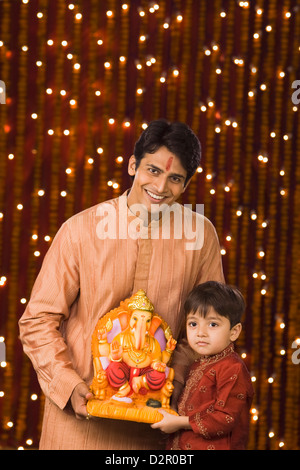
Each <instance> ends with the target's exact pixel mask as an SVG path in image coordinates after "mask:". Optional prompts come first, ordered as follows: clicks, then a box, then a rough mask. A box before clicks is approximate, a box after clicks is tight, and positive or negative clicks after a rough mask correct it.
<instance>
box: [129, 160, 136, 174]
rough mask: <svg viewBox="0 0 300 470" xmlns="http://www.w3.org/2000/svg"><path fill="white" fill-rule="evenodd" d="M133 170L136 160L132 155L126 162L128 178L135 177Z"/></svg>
mask: <svg viewBox="0 0 300 470" xmlns="http://www.w3.org/2000/svg"><path fill="white" fill-rule="evenodd" d="M135 168H136V159H135V156H134V155H131V157H130V158H129V161H128V174H129V175H130V176H134V175H135Z"/></svg>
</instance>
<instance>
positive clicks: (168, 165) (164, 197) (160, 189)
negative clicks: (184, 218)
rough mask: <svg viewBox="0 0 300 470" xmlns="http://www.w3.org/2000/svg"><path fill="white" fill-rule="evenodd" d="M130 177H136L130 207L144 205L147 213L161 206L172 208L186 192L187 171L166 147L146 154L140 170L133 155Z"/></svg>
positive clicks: (129, 170)
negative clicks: (170, 206)
mask: <svg viewBox="0 0 300 470" xmlns="http://www.w3.org/2000/svg"><path fill="white" fill-rule="evenodd" d="M128 173H129V174H130V175H131V176H134V181H133V185H132V187H131V190H130V193H129V195H128V205H129V206H130V205H132V204H140V205H143V206H144V207H145V208H146V209H147V211H148V212H150V211H151V206H152V209H155V206H157V207H159V206H160V205H162V204H168V205H171V204H173V203H174V202H175V201H176V200H177V199H178V198H179V196H180V195H181V194H182V193H183V192H184V190H185V189H186V186H187V185H186V186H185V184H184V183H185V180H186V176H187V172H186V170H185V169H184V168H183V166H182V165H181V162H180V159H179V158H178V157H177V156H176V155H174V154H173V153H171V152H170V151H169V150H168V149H167V148H166V147H160V148H159V149H158V150H157V151H156V152H154V153H146V154H145V156H144V157H143V158H142V159H141V161H140V164H139V166H138V168H136V160H135V157H134V155H132V156H131V157H130V159H129V165H128Z"/></svg>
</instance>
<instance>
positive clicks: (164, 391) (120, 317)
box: [87, 290, 176, 423]
mask: <svg viewBox="0 0 300 470" xmlns="http://www.w3.org/2000/svg"><path fill="white" fill-rule="evenodd" d="M175 346H176V341H175V339H174V338H173V337H172V334H171V331H170V328H169V326H168V325H167V324H166V322H165V321H164V320H163V319H162V318H161V317H160V316H159V315H157V314H154V307H153V305H152V303H151V302H150V300H149V299H148V297H147V296H146V293H145V292H144V291H143V290H139V291H138V292H137V293H136V294H135V295H133V296H132V297H130V298H129V299H126V300H125V301H123V302H121V303H120V306H119V307H118V308H116V309H114V310H111V311H110V312H108V313H107V314H106V315H105V316H104V317H102V318H101V319H100V320H99V321H98V323H97V325H96V328H95V331H94V334H93V337H92V355H93V365H94V378H93V382H92V385H91V391H92V393H93V395H94V398H93V399H91V400H89V401H88V404H87V410H88V413H89V414H90V415H93V416H98V417H105V418H113V419H123V420H129V421H138V422H144V423H154V422H157V421H160V420H161V419H162V417H163V416H162V414H161V413H159V409H160V408H163V409H166V410H168V411H169V413H173V414H176V412H175V411H173V410H172V409H171V408H170V397H171V395H172V392H173V389H174V386H173V379H174V370H173V369H172V368H170V367H168V363H169V362H170V359H171V356H172V353H173V351H174V349H175Z"/></svg>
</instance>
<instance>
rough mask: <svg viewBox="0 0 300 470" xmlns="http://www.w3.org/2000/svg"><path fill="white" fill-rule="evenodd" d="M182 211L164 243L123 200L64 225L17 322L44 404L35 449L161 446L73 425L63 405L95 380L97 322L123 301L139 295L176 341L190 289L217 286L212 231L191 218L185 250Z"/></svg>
mask: <svg viewBox="0 0 300 470" xmlns="http://www.w3.org/2000/svg"><path fill="white" fill-rule="evenodd" d="M182 210H183V208H182V206H181V205H179V204H177V203H176V204H175V205H173V206H172V212H171V218H170V220H171V230H170V237H169V239H167V238H163V236H162V235H161V234H162V221H153V222H152V223H151V224H150V225H149V227H146V226H144V225H143V223H142V220H141V219H140V218H139V217H137V216H136V215H134V214H133V213H132V212H131V210H129V209H128V208H127V195H126V193H125V194H124V195H122V196H121V197H119V198H116V199H112V200H111V201H107V202H105V203H101V204H99V205H96V206H94V207H91V208H89V209H87V210H85V211H83V212H81V213H79V214H77V215H75V216H73V217H71V218H70V219H68V220H67V221H66V222H65V223H64V224H63V225H62V227H61V228H60V230H59V231H58V233H57V235H56V237H55V238H54V240H53V242H52V244H51V247H50V248H49V250H48V252H47V254H46V256H45V259H44V262H43V265H42V268H41V271H40V273H39V275H38V277H37V279H36V282H35V285H34V287H33V290H32V294H31V299H30V301H29V303H28V306H27V308H26V310H25V312H24V314H23V316H22V318H21V319H20V322H19V325H20V335H21V341H22V343H23V347H24V351H25V352H26V354H27V355H28V356H29V357H30V359H31V361H32V363H33V366H34V368H35V370H36V372H37V376H38V379H39V383H40V385H41V388H42V390H43V392H44V394H45V395H46V397H47V400H46V406H45V414H44V422H43V430H42V438H41V442H40V448H43V449H122V448H123V449H144V448H146V449H147V448H148V449H155V448H159V444H158V436H159V435H160V434H159V433H158V432H157V431H154V430H152V429H151V428H150V426H148V425H142V424H136V423H130V422H126V423H123V422H120V421H113V420H106V419H101V420H98V422H94V421H92V420H90V421H87V420H77V419H76V418H75V417H74V415H72V414H70V413H69V412H68V406H67V404H68V401H69V399H70V396H71V393H72V391H73V389H74V387H75V386H76V385H77V384H79V383H80V382H82V381H84V382H86V383H87V384H90V383H91V381H92V376H93V367H92V355H91V337H92V333H93V331H94V328H95V325H96V323H97V321H98V319H99V318H100V317H101V316H103V315H104V314H105V313H107V312H108V311H109V310H111V309H112V308H115V307H117V306H118V305H119V303H120V301H121V300H124V299H126V298H128V297H130V296H131V295H132V294H133V293H135V292H136V291H138V290H139V289H144V290H145V291H146V293H147V295H148V297H149V298H150V300H151V302H152V303H153V304H154V306H155V312H156V313H157V314H159V315H161V316H162V317H163V318H164V319H165V320H166V321H167V323H168V324H169V325H170V327H171V330H172V332H173V336H174V337H175V338H177V336H178V334H179V331H180V327H181V323H182V307H183V303H184V301H185V299H186V296H187V295H188V293H189V292H190V290H191V289H192V288H193V287H194V286H195V285H197V284H199V283H201V282H205V281H207V280H217V281H223V271H222V265H221V256H220V247H219V242H218V239H217V236H216V232H215V229H214V227H213V226H212V224H211V223H210V222H209V221H208V220H207V219H206V218H204V217H203V216H202V215H200V214H196V213H194V212H193V213H192V214H193V216H192V218H193V223H192V224H191V225H193V227H194V229H195V230H196V228H197V227H198V229H199V230H198V232H199V233H198V232H197V237H198V239H199V240H198V242H199V241H200V243H199V244H198V245H197V248H198V249H196V250H191V249H187V248H188V245H187V243H189V242H190V239H191V236H190V234H189V233H187V230H184V228H183V227H182V230H181V234H182V236H180V237H179V236H178V233H175V232H176V231H174V230H173V228H174V227H173V225H174V224H175V222H174V221H175V219H176V217H175V216H176V214H177V215H178V213H180V214H181V213H182ZM161 220H162V219H161ZM187 221H188V222H189V223H191V220H190V219H189V217H187ZM197 222H199V224H198V225H197V227H196V224H197ZM201 224H202V225H203V227H204V237H202V229H201V226H202V225H201ZM124 227H125V229H126V230H127V231H126V230H125V229H124ZM150 229H151V236H150V234H149V233H150ZM114 230H115V232H114ZM128 233H129V234H130V236H128ZM126 234H127V235H126ZM164 236H165V235H164ZM187 237H188V238H187ZM202 238H203V240H202ZM202 242H203V243H202ZM201 245H202V246H201ZM187 352H188V349H187V348H186V347H185V346H180V347H179V348H178V351H177V352H176V355H174V368H175V371H176V370H177V377H176V379H177V380H178V381H181V382H183V380H184V371H185V369H186V361H187V360H188V356H189V354H186V353H187ZM176 364H178V366H176ZM122 429H123V431H124V433H123V431H122V432H121V430H122Z"/></svg>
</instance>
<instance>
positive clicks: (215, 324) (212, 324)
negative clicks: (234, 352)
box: [209, 321, 218, 327]
mask: <svg viewBox="0 0 300 470" xmlns="http://www.w3.org/2000/svg"><path fill="white" fill-rule="evenodd" d="M209 326H212V327H215V326H218V323H216V322H214V321H211V322H210V324H209Z"/></svg>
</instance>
